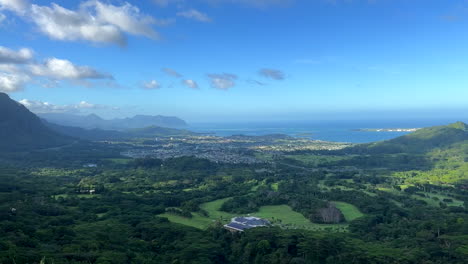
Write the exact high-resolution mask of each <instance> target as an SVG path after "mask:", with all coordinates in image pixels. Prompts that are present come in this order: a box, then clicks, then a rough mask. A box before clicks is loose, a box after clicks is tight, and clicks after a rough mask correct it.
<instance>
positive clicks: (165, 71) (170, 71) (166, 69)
mask: <svg viewBox="0 0 468 264" xmlns="http://www.w3.org/2000/svg"><path fill="white" fill-rule="evenodd" d="M162 71H163V72H164V73H166V74H167V75H170V76H172V77H176V78H181V77H182V74H180V73H178V72H177V71H175V70H173V69H171V68H162Z"/></svg>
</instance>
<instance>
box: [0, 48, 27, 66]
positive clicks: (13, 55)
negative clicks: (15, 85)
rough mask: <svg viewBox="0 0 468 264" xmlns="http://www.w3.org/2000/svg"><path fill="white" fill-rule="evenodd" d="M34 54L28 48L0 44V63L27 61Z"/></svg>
mask: <svg viewBox="0 0 468 264" xmlns="http://www.w3.org/2000/svg"><path fill="white" fill-rule="evenodd" d="M33 56H34V52H33V51H32V50H30V49H25V48H23V49H19V50H18V51H14V50H12V49H9V48H6V47H2V46H0V64H21V63H27V62H29V61H30V60H31V59H32V58H33Z"/></svg>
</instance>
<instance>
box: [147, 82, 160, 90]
mask: <svg viewBox="0 0 468 264" xmlns="http://www.w3.org/2000/svg"><path fill="white" fill-rule="evenodd" d="M143 88H144V89H146V90H154V89H159V88H161V84H160V83H159V82H157V81H156V80H151V81H149V82H144V83H143Z"/></svg>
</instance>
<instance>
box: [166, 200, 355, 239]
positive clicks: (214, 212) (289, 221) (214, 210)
mask: <svg viewBox="0 0 468 264" xmlns="http://www.w3.org/2000/svg"><path fill="white" fill-rule="evenodd" d="M229 199H230V198H224V199H219V200H215V201H212V202H208V203H204V204H202V205H201V206H200V208H201V209H203V210H205V211H206V212H207V213H208V216H204V215H202V214H200V213H198V212H194V213H192V218H187V217H182V216H179V215H175V214H170V213H164V214H161V215H159V216H161V217H166V218H167V219H169V221H171V222H174V223H178V224H183V225H187V226H192V227H195V228H198V229H206V228H208V227H209V226H210V225H212V224H213V223H214V222H216V221H220V222H221V223H223V224H225V223H228V222H229V221H230V220H231V218H233V217H235V216H236V215H235V214H230V213H227V212H222V211H220V208H221V205H222V204H223V203H224V202H226V201H227V200H229ZM335 204H336V206H337V207H338V208H339V209H340V210H341V211H342V212H343V215H344V216H345V219H346V221H352V220H354V219H356V218H358V217H361V216H363V214H362V213H361V212H360V211H359V210H358V209H357V208H356V207H355V206H354V205H351V204H348V203H344V202H335ZM250 215H252V216H257V217H261V218H265V219H268V220H270V221H271V222H272V223H273V224H275V225H278V226H281V227H283V228H286V229H306V230H315V231H318V230H330V231H346V229H347V227H348V224H316V223H312V222H310V221H309V220H308V219H307V218H305V217H304V216H303V215H302V214H300V213H298V212H295V211H293V210H292V208H291V207H289V206H287V205H272V206H262V207H260V210H259V211H258V212H254V213H251V214H250Z"/></svg>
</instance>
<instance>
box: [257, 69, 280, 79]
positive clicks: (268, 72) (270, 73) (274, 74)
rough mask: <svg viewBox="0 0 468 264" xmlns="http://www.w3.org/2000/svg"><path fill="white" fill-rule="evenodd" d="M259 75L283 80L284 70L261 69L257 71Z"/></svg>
mask: <svg viewBox="0 0 468 264" xmlns="http://www.w3.org/2000/svg"><path fill="white" fill-rule="evenodd" d="M258 73H259V74H260V75H261V76H263V77H265V78H270V79H273V80H278V81H279V80H284V79H285V76H284V72H282V71H280V70H275V69H261V70H260V71H259V72H258Z"/></svg>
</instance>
